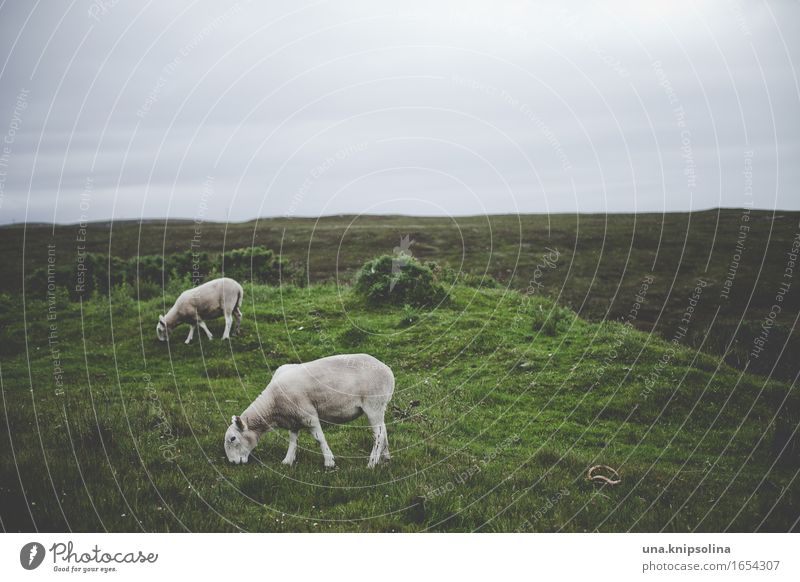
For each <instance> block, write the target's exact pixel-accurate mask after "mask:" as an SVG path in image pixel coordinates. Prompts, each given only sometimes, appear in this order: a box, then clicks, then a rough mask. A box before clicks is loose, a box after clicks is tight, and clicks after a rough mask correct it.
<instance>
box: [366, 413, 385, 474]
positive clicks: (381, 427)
mask: <svg viewBox="0 0 800 582" xmlns="http://www.w3.org/2000/svg"><path fill="white" fill-rule="evenodd" d="M367 420H369V424H370V426H371V427H372V434H373V435H374V437H375V444H374V445H373V446H372V453H371V454H370V456H369V463H367V467H368V468H370V469H371V468H373V467H374V466H375V465H377V464H378V463H380V462H381V459H388V458H390V455H389V438H388V437H387V436H386V424H385V423H384V421H383V411H382V410H381V411H380V412H377V411H375V412H367Z"/></svg>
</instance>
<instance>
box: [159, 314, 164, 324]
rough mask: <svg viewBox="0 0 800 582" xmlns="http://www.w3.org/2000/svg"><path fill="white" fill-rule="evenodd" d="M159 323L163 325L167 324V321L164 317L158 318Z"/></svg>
mask: <svg viewBox="0 0 800 582" xmlns="http://www.w3.org/2000/svg"><path fill="white" fill-rule="evenodd" d="M158 321H160V322H161V323H166V320H165V319H164V316H163V315H159V316H158Z"/></svg>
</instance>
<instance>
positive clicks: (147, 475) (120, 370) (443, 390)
mask: <svg viewBox="0 0 800 582" xmlns="http://www.w3.org/2000/svg"><path fill="white" fill-rule="evenodd" d="M741 215H742V211H724V212H721V213H702V214H698V215H668V216H667V217H662V216H655V215H653V216H644V217H642V216H639V217H634V216H611V217H591V216H590V217H585V216H581V217H564V216H556V217H550V219H548V218H547V217H519V218H518V217H489V218H486V217H484V218H480V219H478V218H471V219H458V228H457V229H456V228H455V227H453V228H448V227H446V225H445V224H444V219H411V218H403V217H362V218H361V219H357V220H356V219H353V218H351V217H345V218H331V219H325V220H322V221H320V223H319V224H316V225H315V221H312V220H294V221H292V220H286V221H283V222H281V221H272V222H269V221H266V222H265V221H262V222H260V223H251V224H248V225H236V226H235V228H233V227H232V228H230V229H229V231H228V232H226V231H225V229H224V227H222V226H220V225H213V224H205V225H202V233H203V234H202V236H203V238H202V241H203V243H204V244H205V245H206V247H207V248H210V249H221V248H236V247H241V246H249V245H250V244H253V242H255V243H256V244H260V245H264V246H267V247H270V248H273V249H275V250H276V251H282V254H283V255H285V256H286V257H288V258H289V259H290V260H291V261H292V262H293V263H295V264H297V265H300V266H301V267H302V268H303V269H304V272H305V273H306V278H305V281H299V284H294V283H291V284H290V283H285V284H283V285H280V286H268V285H255V284H249V283H248V284H245V304H244V306H243V312H244V319H243V324H242V334H241V336H239V337H235V338H234V339H233V341H232V342H222V341H220V340H219V339H218V338H219V337H220V336H221V331H222V330H221V321H214V322H210V324H209V325H210V327H211V330H212V331H213V332H214V334H215V336H216V337H215V339H214V340H213V341H208V340H206V339H205V336H203V337H202V338H201V341H198V339H197V337H198V335H195V342H194V343H193V344H191V345H188V346H187V345H184V344H183V341H182V340H183V338H184V334H185V333H186V331H188V330H187V329H186V328H181V329H180V330H178V331H177V332H176V333H175V334H174V336H173V338H172V340H171V341H170V343H168V344H166V343H160V342H158V341H157V339H156V337H155V329H154V328H155V324H156V321H157V316H158V314H159V313H163V312H164V311H165V305H166V306H167V307H168V306H169V305H170V304H171V303H172V301H173V300H174V298H175V297H176V296H177V294H178V293H179V291H180V290H182V289H183V288H185V287H186V286H187V285H188V284H190V281H189V278H188V277H189V275H188V274H186V276H185V277H184V278H178V279H174V280H172V281H170V282H169V283H168V284H167V286H166V289H164V292H163V295H161V294H159V295H158V296H156V297H151V298H147V299H137V289H136V288H131V287H118V288H116V289H113V290H112V291H111V292H110V293H109V294H105V295H104V294H94V295H93V296H92V297H90V298H86V299H85V300H83V301H81V302H76V301H71V300H70V299H69V297H68V296H67V293H66V291H64V290H63V289H61V288H60V287H56V288H55V290H54V294H52V295H49V296H48V295H31V294H29V293H25V294H23V293H22V292H21V291H22V281H23V275H22V270H23V266H25V269H26V271H30V270H31V269H32V268H33V267H35V266H41V264H43V262H44V263H45V264H46V260H47V251H46V249H47V244H52V245H53V248H54V249H55V253H56V256H57V257H58V260H60V261H70V260H74V253H75V246H76V241H75V234H76V230H77V229H78V228H79V227H76V226H60V227H58V228H56V229H55V232H54V233H53V231H52V229H51V227H47V226H42V227H31V226H28V228H27V229H23V228H22V227H10V228H4V229H0V239H1V240H2V241H3V245H4V249H6V250H7V252H6V253H5V258H4V261H5V262H7V265H6V264H4V268H6V267H8V268H7V269H6V272H7V273H9V276H8V277H7V278H5V280H4V281H3V282H2V292H1V293H0V382H1V383H2V385H1V386H0V388H1V389H2V408H3V412H2V415H0V447H1V448H2V450H3V451H4V453H3V455H2V456H0V476H1V477H2V482H0V499H1V500H2V501H0V520H2V524H0V525H2V528H3V529H4V530H6V531H32V530H38V531H105V530H108V531H241V530H245V531H387V532H388V531H412V532H413V531H504V532H505V531H612V532H617V531H670V532H685V531H713V532H716V531H787V530H795V531H796V530H797V529H798V527H800V526H798V519H800V484H798V480H797V475H798V472H800V444H799V443H798V438H797V432H798V424H799V423H800V398H799V397H798V394H797V387H796V384H794V382H795V381H796V374H797V366H798V364H797V361H796V359H797V358H796V354H797V351H796V350H794V349H793V348H792V346H793V345H796V344H793V343H792V342H795V341H796V337H795V332H794V325H795V322H796V319H797V313H798V308H797V306H798V300H797V296H798V290H797V289H790V290H789V292H788V293H787V294H786V298H785V301H784V302H783V305H784V309H783V310H782V312H781V314H780V316H779V317H778V318H776V320H775V322H774V326H773V328H772V329H773V335H770V336H769V342H770V343H769V345H768V346H767V350H766V351H765V352H764V357H765V358H767V357H771V358H772V360H771V362H772V364H771V365H770V367H768V368H767V369H766V370H762V366H763V364H761V363H759V362H756V363H753V362H752V361H751V360H752V359H750V358H748V357H747V355H748V352H749V351H750V349H751V347H752V338H749V339H744V337H745V336H744V335H742V334H744V333H745V331H746V330H753V329H757V328H758V325H759V324H760V321H761V320H763V318H764V317H765V316H766V315H767V313H768V311H769V309H768V308H769V306H770V305H771V304H772V302H773V301H772V298H773V297H774V294H775V289H774V288H775V287H776V286H777V285H778V283H779V281H780V278H781V274H782V272H783V266H782V265H784V264H785V262H786V257H785V252H784V251H786V250H788V249H790V248H791V243H792V240H793V237H794V235H793V233H794V232H795V231H796V230H797V227H798V216H797V214H786V215H784V216H782V217H779V218H777V219H775V220H772V219H770V220H769V221H767V220H766V218H765V217H766V215H764V214H754V216H753V218H752V220H753V222H752V224H753V226H754V230H752V231H750V232H751V235H750V236H751V238H750V239H748V245H749V246H747V248H746V251H745V252H744V254H743V255H742V260H741V262H740V264H739V266H738V270H737V274H736V278H735V280H734V284H733V287H732V291H731V293H730V298H729V299H721V297H720V293H721V285H722V282H723V281H724V279H725V273H726V270H727V269H728V264H729V263H728V261H729V259H730V257H729V256H728V255H729V254H730V250H731V249H732V248H733V247H734V246H735V244H736V235H735V232H736V231H737V229H738V225H739V224H740V220H741ZM515 221H516V222H517V223H520V224H522V227H519V228H518V227H517V226H515ZM548 221H549V223H550V230H549V236H548V231H547V228H546V227H547V223H548ZM575 221H577V222H578V224H579V228H578V226H576V222H575ZM351 222H352V223H353V226H351V227H349V228H348V224H349V223H351ZM659 223H660V224H662V225H663V224H664V223H668V226H669V227H670V228H672V229H679V227H680V226H681V224H683V231H680V230H671V231H669V230H667V227H663V226H662V227H659V226H658V224H659ZM481 225H483V226H481ZM698 225H699V226H698ZM715 225H716V226H715ZM756 225H759V226H758V228H756ZM767 226H769V228H767ZM195 227H196V225H194V224H193V223H177V224H172V223H170V224H169V225H168V229H166V230H165V225H164V223H163V222H162V223H146V224H143V225H139V224H138V223H136V224H122V225H121V226H120V225H114V227H113V230H111V231H110V226H109V225H89V227H88V230H87V237H86V238H87V239H88V240H87V241H86V242H85V244H86V245H87V247H90V248H91V250H103V248H105V250H106V251H107V252H108V251H110V252H111V253H112V254H114V255H116V256H120V257H129V256H132V255H136V254H150V253H158V252H160V251H161V249H164V250H167V251H171V252H174V251H177V250H186V248H188V245H189V241H190V240H191V239H192V233H193V232H194V229H195ZM490 227H491V232H492V237H491V241H492V243H491V246H489V245H488V243H487V241H488V240H489V237H488V229H489V228H490ZM540 227H542V228H543V230H542V228H540ZM520 228H521V232H522V234H520ZM165 232H166V233H168V236H167V237H165V235H164V233H165ZM711 232H718V233H720V234H718V235H717V236H711V234H710V233H711ZM159 233H160V234H159ZM659 233H660V234H659ZM676 233H677V234H676ZM765 233H766V234H765ZM406 235H410V239H409V240H414V241H415V242H414V244H413V245H411V246H410V249H409V250H410V251H411V252H412V253H413V254H414V256H416V257H420V258H422V259H433V260H436V261H438V262H440V263H446V264H449V265H451V266H453V267H454V268H456V270H459V269H460V270H461V271H464V272H467V273H471V275H470V276H469V277H461V278H458V279H457V282H455V283H454V284H453V285H452V287H451V288H450V289H449V291H450V296H451V300H450V301H449V302H446V303H443V304H441V305H438V306H436V307H428V308H426V307H422V308H414V307H411V306H408V305H405V306H404V305H398V306H390V305H373V304H368V303H367V302H365V300H364V299H363V298H362V297H361V296H359V295H357V294H356V293H355V292H354V290H353V288H352V287H351V286H350V283H351V281H352V277H353V274H354V272H355V270H356V268H357V267H358V266H360V265H361V264H362V263H363V262H364V261H365V260H367V259H369V258H372V257H374V256H376V255H379V254H392V252H393V247H395V246H398V244H400V238H401V237H403V236H406ZM23 236H24V237H25V238H24V239H23ZM731 236H733V239H731V238H730V237H731ZM726 237H727V238H726ZM462 238H463V241H464V242H463V244H462V243H460V242H458V241H459V240H461V239H462ZM721 238H726V241H727V242H725V243H724V244H723V243H722V242H714V241H716V240H718V239H721ZM23 240H24V242H23ZM659 240H660V241H661V242H660V243H659ZM48 241H49V242H48ZM454 241H455V242H454ZM632 241H633V242H632ZM80 244H84V243H83V242H81V243H80ZM15 245H16V246H15ZM676 245H677V246H681V245H682V246H683V247H685V248H684V250H683V252H681V253H678V252H677V251H676ZM400 246H403V245H400ZM709 247H710V248H709ZM23 248H24V250H25V254H24V258H23V253H22V250H23ZM712 249H718V250H712ZM751 249H752V252H751ZM748 253H750V254H748ZM746 257H747V259H746V260H745V258H746ZM537 269H538V270H537ZM484 273H487V274H491V275H494V276H496V277H497V279H498V280H499V281H500V283H499V284H494V283H493V280H492V279H489V278H483V274H484ZM648 281H652V283H648V284H647V286H646V287H645V286H644V285H643V283H647V282H648ZM723 303H725V306H724V307H720V306H721V305H722V304H723ZM687 306H693V307H692V312H691V315H690V317H689V319H688V321H683V322H681V320H682V319H685V318H686V313H687V309H688V307H687ZM765 308H766V309H767V313H765V312H764V309H765ZM621 318H623V319H624V320H623V321H621ZM682 329H685V331H681V330H682ZM747 333H752V332H747ZM781 334H783V335H781ZM698 346H699V347H700V348H702V349H696V347H698ZM723 351H724V352H725V354H726V355H725V358H724V359H723V358H721V357H719V355H717V354H720V353H722V352H723ZM358 352H367V353H371V354H373V355H375V356H376V357H378V358H380V359H382V360H383V361H385V362H386V363H387V364H389V365H390V366H391V367H392V369H393V370H394V373H395V376H396V379H397V389H396V392H395V396H394V399H393V401H392V407H391V410H390V411H389V414H388V415H387V425H388V430H389V439H390V446H391V450H392V456H393V458H392V460H391V461H390V462H389V463H388V464H386V465H383V466H380V467H379V468H377V469H375V470H368V469H367V468H366V462H367V456H368V454H369V451H370V448H371V440H372V437H371V434H370V431H369V428H368V427H367V426H366V423H365V421H364V420H363V419H360V420H358V421H355V422H354V423H351V424H350V425H347V426H342V427H336V428H329V429H327V431H326V435H327V438H328V442H329V443H330V446H331V448H332V449H333V452H334V453H335V454H336V457H337V467H336V469H334V470H325V469H324V468H323V466H322V457H321V454H320V453H319V450H318V447H317V445H316V443H315V442H314V440H313V439H312V438H311V437H310V435H308V434H307V433H306V434H301V437H300V450H299V451H298V461H297V463H296V465H295V466H293V467H286V466H284V465H282V464H281V463H280V461H281V459H282V458H283V455H284V453H285V448H286V443H287V435H286V434H283V433H272V434H269V435H267V436H266V437H264V439H262V442H261V443H260V444H259V446H258V447H257V449H256V450H255V453H254V457H251V462H250V463H249V464H248V465H244V466H239V465H237V466H233V465H230V464H228V463H227V461H226V459H225V456H224V451H223V447H222V438H223V435H224V432H225V429H226V427H227V425H228V423H229V421H230V417H231V415H232V414H238V413H240V412H241V411H242V410H243V409H244V408H245V407H246V406H247V405H248V404H249V403H250V402H251V401H252V399H253V398H255V397H256V396H257V395H258V394H259V393H260V391H261V390H262V389H263V388H264V386H265V385H266V384H267V382H268V381H269V378H270V376H271V374H272V371H273V370H274V369H275V368H276V367H278V366H279V365H281V364H284V363H288V362H297V361H305V360H310V359H313V358H317V357H322V356H325V355H330V354H334V353H358ZM726 360H727V363H726ZM748 361H749V362H750V363H749V364H748ZM762 361H763V360H762ZM731 364H733V365H731ZM754 371H755V372H759V373H753V372H754ZM596 464H604V465H608V466H610V467H613V468H614V469H616V470H617V471H618V472H619V474H620V475H621V477H622V482H621V483H620V484H618V485H614V486H612V485H603V484H598V483H592V482H589V481H587V480H586V472H587V470H588V468H589V467H591V466H593V465H596Z"/></svg>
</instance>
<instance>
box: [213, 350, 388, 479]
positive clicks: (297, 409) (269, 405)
mask: <svg viewBox="0 0 800 582" xmlns="http://www.w3.org/2000/svg"><path fill="white" fill-rule="evenodd" d="M392 392H394V374H392V370H391V368H389V366H387V365H386V364H384V363H382V362H381V361H380V360H377V359H375V358H373V357H372V356H370V355H367V354H348V355H340V356H330V357H327V358H321V359H319V360H314V361H312V362H307V363H305V364H287V365H285V366H281V367H280V368H278V369H277V370H276V371H275V374H274V375H273V376H272V380H271V381H270V383H269V384H268V385H267V387H266V388H265V389H264V391H263V392H262V393H261V394H260V395H259V396H258V398H256V399H255V400H254V401H253V403H252V404H251V405H250V406H248V407H247V409H246V410H245V411H244V412H242V414H241V416H234V417H233V418H231V425H230V426H229V427H228V430H227V432H226V433H225V453H226V455H227V456H228V460H229V461H230V462H231V463H246V462H247V459H248V457H249V456H250V453H251V452H252V450H253V449H254V448H255V446H256V443H257V442H258V439H259V438H261V436H262V435H264V434H266V433H267V432H269V431H271V430H274V429H277V428H283V429H286V430H288V431H289V450H288V451H286V457H285V458H284V459H283V463H284V464H285V465H291V464H292V463H294V460H295V455H296V453H297V433H298V432H299V431H300V429H303V428H307V429H309V430H310V431H311V435H312V436H313V437H314V438H315V439H316V440H317V442H318V443H319V446H320V448H321V449H322V455H323V456H324V457H325V466H326V467H333V466H334V462H333V453H332V452H331V449H330V447H328V443H327V442H326V441H325V435H324V434H323V432H322V423H330V424H340V423H345V422H350V421H351V420H354V419H356V418H358V417H359V416H361V415H362V414H366V415H367V420H368V421H369V424H370V426H371V427H372V432H373V434H374V436H375V444H374V446H373V447H372V453H371V454H370V456H369V463H368V465H367V466H368V467H370V468H372V467H374V466H375V465H377V464H378V463H379V462H380V461H381V460H382V459H389V458H390V455H389V439H388V437H387V435H386V424H385V423H384V421H383V415H384V413H385V412H386V406H387V405H388V404H389V400H391V398H392Z"/></svg>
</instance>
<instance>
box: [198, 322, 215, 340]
mask: <svg viewBox="0 0 800 582" xmlns="http://www.w3.org/2000/svg"><path fill="white" fill-rule="evenodd" d="M197 325H199V326H200V327H201V328H202V329H203V331H204V332H206V335H207V336H208V339H212V338H213V337H214V336H213V335H211V330H210V329H208V326H207V325H206V322H205V321H203V320H202V319H201V320H198V322H197Z"/></svg>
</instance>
